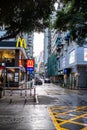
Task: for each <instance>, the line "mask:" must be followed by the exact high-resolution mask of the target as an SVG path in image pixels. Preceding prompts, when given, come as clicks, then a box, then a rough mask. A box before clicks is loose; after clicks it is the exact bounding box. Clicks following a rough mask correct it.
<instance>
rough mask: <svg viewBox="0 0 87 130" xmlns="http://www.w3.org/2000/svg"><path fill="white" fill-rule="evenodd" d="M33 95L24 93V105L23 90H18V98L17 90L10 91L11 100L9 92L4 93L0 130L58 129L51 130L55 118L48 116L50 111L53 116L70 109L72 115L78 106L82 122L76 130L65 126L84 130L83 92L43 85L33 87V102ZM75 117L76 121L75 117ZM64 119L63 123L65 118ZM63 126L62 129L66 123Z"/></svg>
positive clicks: (58, 129)
mask: <svg viewBox="0 0 87 130" xmlns="http://www.w3.org/2000/svg"><path fill="white" fill-rule="evenodd" d="M33 94H34V91H33V90H32V95H31V96H30V91H29V90H28V91H27V102H26V103H25V91H22V96H20V92H19V91H13V95H12V97H11V96H9V95H10V93H9V91H6V94H5V96H4V97H3V98H2V99H0V130H61V125H56V127H55V124H56V117H53V116H54V115H52V114H53V109H55V110H57V112H58V111H59V113H57V114H60V113H61V111H60V110H61V109H62V110H63V114H64V111H65V110H68V111H69V110H72V111H71V112H73V110H74V111H75V110H76V109H77V108H78V110H79V109H80V108H79V107H81V109H80V110H81V111H79V112H80V113H81V112H83V111H85V113H84V117H85V118H84V119H86V120H85V123H84V122H82V123H83V125H82V126H81V125H79V126H78V127H77V126H74V125H73V126H74V127H73V126H72V124H69V125H68V129H70V130H73V129H75V128H76V129H75V130H80V128H81V129H82V128H87V127H86V125H85V124H87V107H86V106H87V90H69V89H64V88H61V87H60V86H58V85H57V86H56V85H53V84H43V85H41V86H36V94H37V100H36V101H35V100H34V97H33ZM10 98H12V103H10V102H9V101H10ZM84 106H85V107H84ZM55 107H56V108H55ZM83 109H84V110H83ZM49 110H50V112H51V113H52V114H50V112H49ZM75 112H76V111H75ZM69 114H72V113H69ZM50 115H51V116H50ZM63 116H64V115H62V117H63ZM52 117H53V118H54V119H55V121H53V119H52ZM77 117H78V118H79V115H78V114H77ZM58 119H59V117H58ZM76 119H77V118H76ZM62 120H64V119H62ZM65 120H67V115H66V117H65ZM62 124H63V123H62ZM75 124H76V123H75ZM63 125H65V126H64V127H65V128H66V125H67V124H63ZM83 126H84V127H83ZM62 127H63V126H62ZM85 130H87V129H85Z"/></svg>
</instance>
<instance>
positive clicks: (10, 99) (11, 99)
mask: <svg viewBox="0 0 87 130" xmlns="http://www.w3.org/2000/svg"><path fill="white" fill-rule="evenodd" d="M10 103H12V90H10Z"/></svg>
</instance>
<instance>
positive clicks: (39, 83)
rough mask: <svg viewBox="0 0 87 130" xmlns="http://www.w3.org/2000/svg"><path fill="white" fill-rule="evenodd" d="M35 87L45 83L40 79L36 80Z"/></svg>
mask: <svg viewBox="0 0 87 130" xmlns="http://www.w3.org/2000/svg"><path fill="white" fill-rule="evenodd" d="M34 84H35V85H42V84H43V82H42V80H41V79H40V78H35V82H34Z"/></svg>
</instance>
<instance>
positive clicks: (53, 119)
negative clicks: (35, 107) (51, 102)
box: [48, 109, 68, 130]
mask: <svg viewBox="0 0 87 130" xmlns="http://www.w3.org/2000/svg"><path fill="white" fill-rule="evenodd" d="M48 110H49V113H50V115H51V119H52V121H53V123H54V125H55V127H56V130H68V129H65V128H62V127H60V125H59V124H58V123H57V121H56V118H55V117H54V115H53V113H52V112H51V110H50V109H48Z"/></svg>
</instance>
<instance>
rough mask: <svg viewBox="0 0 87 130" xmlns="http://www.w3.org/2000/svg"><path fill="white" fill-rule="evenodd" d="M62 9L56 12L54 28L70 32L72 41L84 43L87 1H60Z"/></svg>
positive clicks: (86, 24)
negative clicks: (76, 40)
mask: <svg viewBox="0 0 87 130" xmlns="http://www.w3.org/2000/svg"><path fill="white" fill-rule="evenodd" d="M61 2H62V3H63V8H62V9H61V11H58V12H57V19H56V21H55V24H54V27H55V28H56V29H58V30H64V31H66V30H67V29H68V30H70V31H71V34H72V37H73V40H74V39H76V38H77V39H78V41H79V43H80V42H81V43H84V41H83V40H84V39H85V37H87V1H86V0H61Z"/></svg>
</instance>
